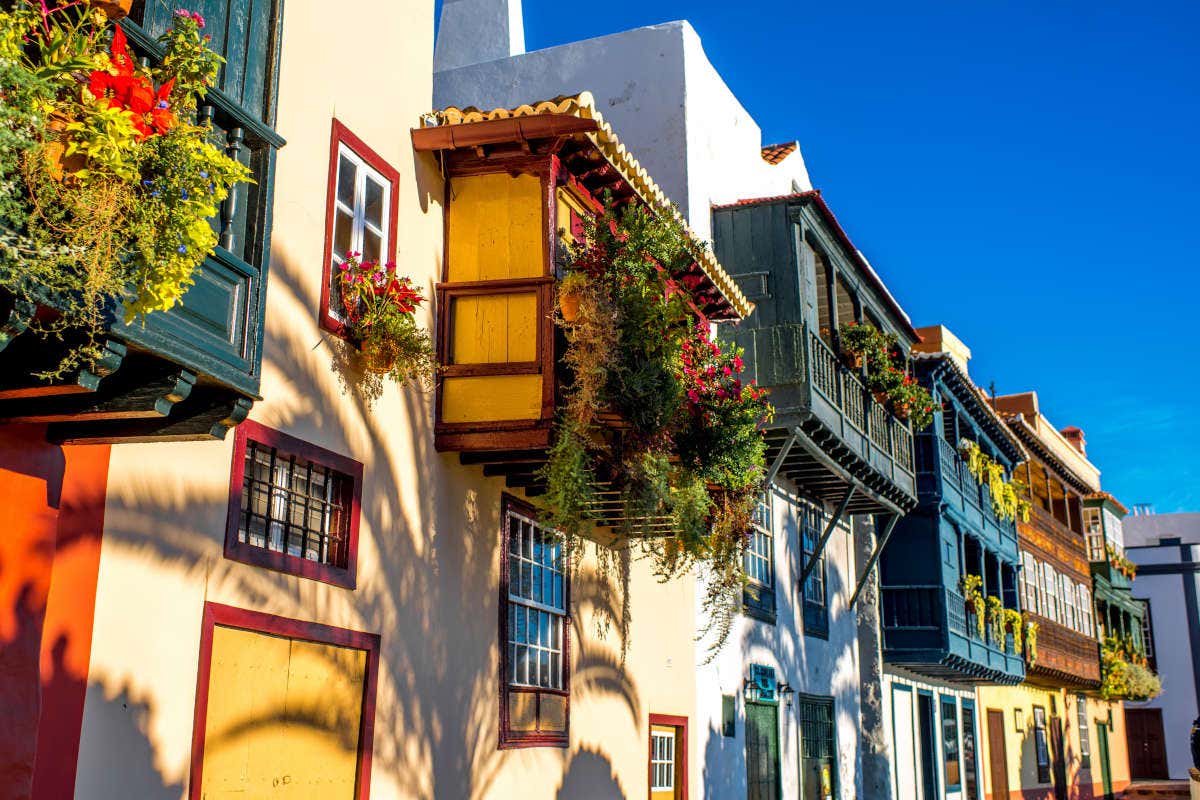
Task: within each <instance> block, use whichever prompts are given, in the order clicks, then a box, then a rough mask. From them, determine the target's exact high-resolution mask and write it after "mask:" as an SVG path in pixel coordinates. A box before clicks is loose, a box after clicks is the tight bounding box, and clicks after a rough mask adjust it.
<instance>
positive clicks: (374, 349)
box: [362, 339, 398, 375]
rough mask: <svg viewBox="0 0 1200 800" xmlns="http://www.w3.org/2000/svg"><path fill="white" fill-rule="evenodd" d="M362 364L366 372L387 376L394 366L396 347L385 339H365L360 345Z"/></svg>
mask: <svg viewBox="0 0 1200 800" xmlns="http://www.w3.org/2000/svg"><path fill="white" fill-rule="evenodd" d="M362 354H363V364H364V366H366V368H367V371H368V372H374V373H375V374H376V375H387V374H388V373H389V372H391V371H392V369H393V368H394V367H395V366H396V356H397V355H398V353H397V349H396V346H395V345H394V344H393V343H392V342H390V341H388V340H386V339H367V340H366V341H364V342H363V343H362Z"/></svg>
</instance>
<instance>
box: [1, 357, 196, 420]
mask: <svg viewBox="0 0 1200 800" xmlns="http://www.w3.org/2000/svg"><path fill="white" fill-rule="evenodd" d="M131 358H132V357H131ZM195 384H196V375H195V374H194V373H191V372H188V371H187V370H184V369H180V368H179V367H177V366H174V365H171V364H167V363H165V362H159V361H155V360H147V359H142V360H141V361H140V363H138V364H136V365H135V364H131V363H128V362H127V363H126V365H125V366H124V367H123V368H122V369H121V370H120V371H118V372H117V373H115V374H114V375H112V377H110V378H108V379H106V380H104V381H102V382H101V383H100V385H99V388H98V389H97V390H96V391H94V392H73V393H71V394H65V395H56V396H51V397H36V398H34V397H26V398H20V399H12V400H7V401H0V421H7V422H69V421H75V422H87V421H94V420H105V419H155V418H159V417H165V416H167V415H168V414H169V413H171V409H172V408H173V407H174V406H175V404H176V403H179V402H182V401H183V400H185V399H186V398H187V396H188V395H189V394H190V393H191V391H192V387H193V386H195Z"/></svg>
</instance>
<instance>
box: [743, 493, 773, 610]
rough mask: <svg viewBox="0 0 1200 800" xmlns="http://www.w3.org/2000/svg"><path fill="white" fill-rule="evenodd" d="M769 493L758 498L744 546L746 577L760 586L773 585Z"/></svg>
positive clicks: (771, 526)
mask: <svg viewBox="0 0 1200 800" xmlns="http://www.w3.org/2000/svg"><path fill="white" fill-rule="evenodd" d="M773 527H774V526H773V525H772V524H771V495H770V493H769V492H768V493H766V494H764V495H763V496H762V497H760V498H759V500H758V505H757V506H756V507H755V510H754V517H753V519H752V521H751V528H750V542H749V546H748V547H747V548H746V577H747V578H748V579H749V580H751V581H754V582H755V583H757V584H760V585H761V586H766V587H768V588H770V587H771V586H774V585H775V544H774V541H773V536H772V533H771V531H772V530H773Z"/></svg>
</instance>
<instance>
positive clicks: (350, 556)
mask: <svg viewBox="0 0 1200 800" xmlns="http://www.w3.org/2000/svg"><path fill="white" fill-rule="evenodd" d="M247 439H253V440H254V441H255V442H258V443H259V444H261V445H265V446H267V447H275V448H278V449H279V450H282V451H284V452H286V453H289V454H291V455H295V456H299V457H301V458H304V459H307V460H308V461H312V462H314V463H317V464H320V465H321V466H323V467H328V468H330V469H334V470H337V471H338V472H341V473H343V474H344V475H348V476H349V477H350V478H351V488H350V491H348V492H347V495H348V496H347V497H345V498H344V499H343V502H344V503H345V504H346V508H347V513H348V514H349V520H350V525H349V530H348V531H347V533H346V566H344V567H336V566H333V565H332V564H319V563H317V562H315V561H310V560H308V559H307V558H301V557H300V556H293V555H289V554H287V553H277V552H275V551H274V550H268V549H266V548H265V547H256V546H255V545H252V544H250V543H249V542H239V541H238V519H239V517H240V515H241V511H242V481H243V480H244V478H245V469H246V440H247ZM362 482H363V465H362V463H361V462H358V461H355V460H354V459H351V458H347V457H346V456H343V455H339V454H338V453H334V452H332V451H330V450H326V449H325V448H323V447H318V446H317V445H315V444H310V443H309V442H306V441H304V440H302V439H297V438H296V437H295V436H289V435H288V434H286V433H283V432H281V431H277V430H275V429H274V428H268V427H266V426H264V425H260V424H259V423H257V422H254V421H252V420H246V421H245V422H243V423H242V424H240V425H238V426H237V429H236V431H235V433H234V439H233V467H232V468H231V469H230V474H229V511H228V514H227V516H226V520H225V557H226V558H228V559H230V560H233V561H241V562H242V563H244V564H252V565H253V566H256V567H263V568H264V569H273V570H275V571H277V572H286V573H289V574H291V575H299V576H300V577H302V578H311V579H312V580H315V581H321V582H322V583H329V584H332V585H334V586H340V587H341V588H343V589H354V588H355V587H356V585H357V583H358V520H359V517H360V516H361V513H360V509H361V502H362Z"/></svg>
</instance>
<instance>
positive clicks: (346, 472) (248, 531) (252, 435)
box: [225, 421, 362, 588]
mask: <svg viewBox="0 0 1200 800" xmlns="http://www.w3.org/2000/svg"><path fill="white" fill-rule="evenodd" d="M232 471H233V474H232V478H231V481H230V504H229V520H228V525H227V529H226V537H225V555H226V556H227V557H229V558H231V559H234V560H237V561H244V562H247V563H250V564H254V565H256V566H261V567H266V568H268V569H276V570H279V571H281V572H290V573H294V574H297V575H301V576H303V577H306V578H313V579H315V580H321V581H325V582H326V583H332V584H334V585H337V586H342V587H345V588H354V585H355V566H356V561H357V537H358V498H359V492H360V487H361V484H362V464H360V463H358V462H356V461H353V460H352V459H349V458H346V457H345V456H341V455H338V454H337V453H333V452H331V451H329V450H325V449H324V448H320V447H317V446H315V445H312V444H310V443H308V442H304V441H302V440H300V439H297V438H295V437H293V436H289V435H287V434H284V433H281V432H279V431H276V430H272V429H270V428H266V427H264V426H262V425H259V424H257V423H254V422H250V421H247V422H243V423H242V424H241V425H239V426H238V428H237V433H236V434H235V437H234V463H233V470H232Z"/></svg>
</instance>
